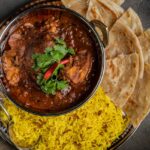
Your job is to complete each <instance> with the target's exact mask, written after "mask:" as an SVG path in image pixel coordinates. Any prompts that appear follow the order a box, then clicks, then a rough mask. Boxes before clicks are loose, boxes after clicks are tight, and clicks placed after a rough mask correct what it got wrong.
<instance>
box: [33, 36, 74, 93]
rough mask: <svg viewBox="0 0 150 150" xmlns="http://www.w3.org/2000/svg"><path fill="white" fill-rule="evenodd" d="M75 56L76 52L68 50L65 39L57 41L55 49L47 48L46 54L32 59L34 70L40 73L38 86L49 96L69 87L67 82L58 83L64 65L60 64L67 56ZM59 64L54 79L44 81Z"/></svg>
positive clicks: (53, 75)
mask: <svg viewBox="0 0 150 150" xmlns="http://www.w3.org/2000/svg"><path fill="white" fill-rule="evenodd" d="M67 54H70V55H74V54H75V51H74V50H73V49H72V48H67V45H66V43H65V41H64V40H63V39H60V38H57V39H55V45H54V46H53V47H47V48H46V49H45V53H44V54H39V53H38V54H33V55H32V59H33V60H34V65H33V66H32V68H33V69H34V70H35V71H38V72H39V73H38V75H37V84H38V85H39V86H40V87H41V89H42V91H43V92H45V93H47V94H52V95H55V94H56V91H57V90H63V89H65V88H66V87H67V86H68V83H67V81H63V80H60V81H58V80H57V78H58V74H59V70H60V69H62V68H63V67H64V65H62V64H59V62H60V61H61V60H62V59H63V58H64V57H65V56H66V55H67ZM56 62H57V63H58V66H57V68H56V69H55V70H54V72H53V74H52V77H51V78H50V79H48V80H45V79H44V74H45V72H46V71H47V70H48V69H49V67H51V65H53V64H54V63H56Z"/></svg>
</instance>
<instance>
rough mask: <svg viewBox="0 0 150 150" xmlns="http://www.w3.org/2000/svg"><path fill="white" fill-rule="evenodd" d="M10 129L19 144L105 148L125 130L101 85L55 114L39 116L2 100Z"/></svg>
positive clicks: (69, 149)
mask: <svg viewBox="0 0 150 150" xmlns="http://www.w3.org/2000/svg"><path fill="white" fill-rule="evenodd" d="M5 107H6V108H7V110H8V112H9V113H10V114H11V116H12V122H13V123H14V124H13V125H12V126H11V132H12V133H13V134H12V136H13V139H14V142H15V143H16V144H19V146H23V147H27V146H31V145H32V146H33V145H34V144H35V142H36V141H37V140H38V139H39V137H40V140H39V142H38V144H36V145H34V146H33V150H105V149H107V148H108V147H109V146H110V145H111V144H112V142H113V141H114V140H116V139H117V138H118V137H119V135H120V134H121V133H122V132H123V131H124V130H125V128H126V122H127V120H126V119H124V117H123V115H122V112H121V110H120V109H118V108H116V107H115V105H114V104H113V103H112V102H111V101H110V99H109V98H108V97H107V96H106V95H105V94H104V92H103V91H102V89H101V88H99V89H98V91H97V92H96V94H95V96H93V98H91V100H90V101H89V102H87V103H86V104H85V105H84V106H82V107H81V108H79V109H78V110H76V111H74V112H72V113H69V114H67V115H63V116H59V117H39V116H35V115H32V114H29V113H27V112H24V111H22V110H20V109H18V108H17V107H16V106H14V104H12V103H11V102H9V101H8V100H6V101H5Z"/></svg>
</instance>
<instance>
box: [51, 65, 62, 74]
mask: <svg viewBox="0 0 150 150" xmlns="http://www.w3.org/2000/svg"><path fill="white" fill-rule="evenodd" d="M62 68H64V65H62V64H59V65H58V66H57V68H56V69H55V71H54V72H53V76H57V75H58V71H59V70H60V69H62Z"/></svg>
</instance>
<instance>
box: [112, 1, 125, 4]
mask: <svg viewBox="0 0 150 150" xmlns="http://www.w3.org/2000/svg"><path fill="white" fill-rule="evenodd" d="M112 1H113V2H114V3H116V4H118V5H122V4H123V3H124V2H125V0H112Z"/></svg>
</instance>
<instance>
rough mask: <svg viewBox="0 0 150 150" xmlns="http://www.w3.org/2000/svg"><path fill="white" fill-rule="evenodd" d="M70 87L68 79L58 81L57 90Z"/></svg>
mask: <svg viewBox="0 0 150 150" xmlns="http://www.w3.org/2000/svg"><path fill="white" fill-rule="evenodd" d="M67 87H68V83H67V81H63V80H62V81H57V90H63V89H65V88H67Z"/></svg>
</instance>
